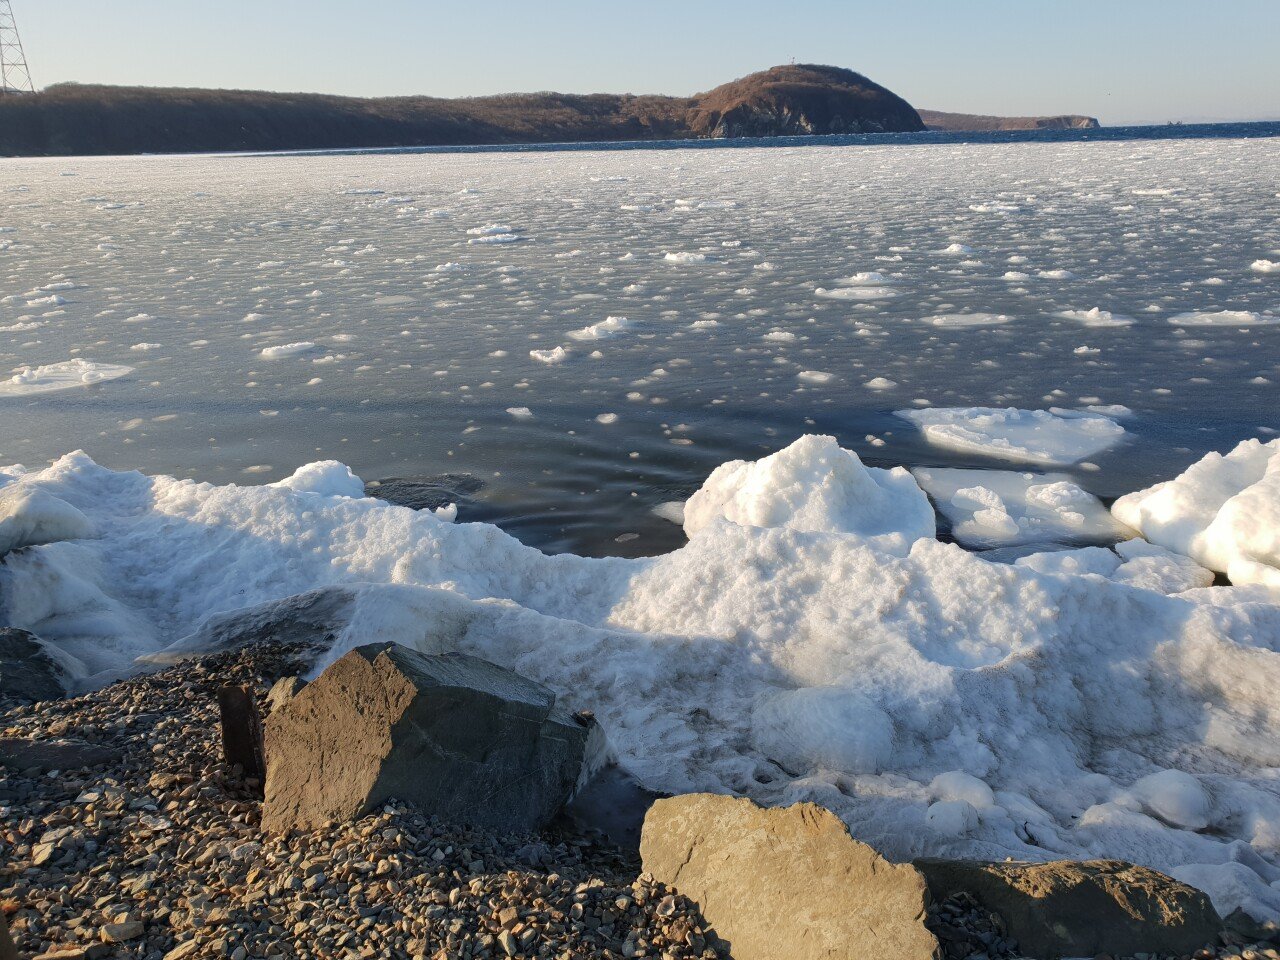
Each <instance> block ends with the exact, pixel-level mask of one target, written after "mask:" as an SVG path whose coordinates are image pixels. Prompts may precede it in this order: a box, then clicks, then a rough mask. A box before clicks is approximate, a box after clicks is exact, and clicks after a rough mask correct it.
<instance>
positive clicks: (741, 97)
mask: <svg viewBox="0 0 1280 960" xmlns="http://www.w3.org/2000/svg"><path fill="white" fill-rule="evenodd" d="M1089 126H1097V121H1096V120H1094V119H1092V118H1090V117H1074V116H1073V117H983V116H970V115H967V114H946V113H937V112H934V111H918V110H916V109H915V108H914V107H912V106H911V104H909V103H907V101H906V100H904V99H902V98H901V97H899V96H898V95H897V94H895V93H893V92H892V91H890V90H888V89H886V88H885V87H882V86H881V85H880V84H878V83H875V82H874V81H872V80H869V79H868V78H867V77H865V76H863V75H862V74H859V73H855V72H854V71H852V70H846V69H844V68H841V67H830V66H820V65H815V64H789V65H784V66H779V67H772V68H771V69H768V70H763V71H761V72H759V73H753V74H751V75H749V76H746V77H743V78H741V79H738V80H734V81H731V82H729V83H726V84H723V85H722V86H719V87H716V88H715V89H713V90H710V91H708V92H706V93H699V94H695V95H693V96H691V97H669V96H657V95H633V94H561V93H529V94H505V95H500V96H490V97H465V98H459V99H443V98H439V97H387V98H375V99H366V98H356V97H337V96H329V95H325V94H314V93H271V92H264V91H245V90H204V89H187V88H159V87H112V86H98V85H81V84H58V85H56V86H52V87H49V88H47V89H45V90H42V91H40V92H38V93H32V94H6V95H4V96H0V155H4V156H70V155H86V154H134V153H192V152H232V151H264V150H331V149H344V148H346V149H369V148H378V147H429V146H474V145H482V144H533V143H571V142H600V141H606V142H618V141H627V140H679V139H723V138H739V137H778V136H810V135H829V134H856V133H918V132H923V131H925V130H927V129H938V130H950V131H955V130H1025V129H1040V128H1066V127H1089Z"/></svg>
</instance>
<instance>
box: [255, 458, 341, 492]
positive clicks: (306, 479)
mask: <svg viewBox="0 0 1280 960" xmlns="http://www.w3.org/2000/svg"><path fill="white" fill-rule="evenodd" d="M271 486H273V487H284V488H285V489H287V490H293V491H294V492H295V493H318V494H320V495H321V496H322V497H353V498H355V499H359V498H361V497H363V496H364V481H363V480H361V479H360V478H359V477H357V476H356V475H355V474H354V473H352V472H351V468H350V467H348V466H347V465H346V464H345V463H339V462H338V461H337V460H321V461H319V462H318V463H308V464H307V465H306V466H304V467H299V468H298V469H297V470H296V471H294V473H293V475H292V476H289V477H285V478H284V479H283V480H277V481H276V482H275V483H273V484H271Z"/></svg>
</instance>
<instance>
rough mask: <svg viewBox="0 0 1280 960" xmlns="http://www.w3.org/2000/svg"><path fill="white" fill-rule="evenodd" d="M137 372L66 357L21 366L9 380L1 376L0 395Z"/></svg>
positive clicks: (66, 386) (100, 380)
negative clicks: (35, 365)
mask: <svg viewBox="0 0 1280 960" xmlns="http://www.w3.org/2000/svg"><path fill="white" fill-rule="evenodd" d="M131 373H133V367H126V366H124V365H123V364H119V363H96V362H94V361H93V360H81V359H75V360H63V361H62V362H61V363H50V364H46V365H44V366H41V367H21V368H19V369H18V371H17V372H16V373H14V374H13V375H12V376H11V377H9V379H7V380H0V397H22V396H28V395H31V394H36V393H53V392H55V391H58V390H70V389H72V388H74V387H87V386H92V385H93V384H95V383H105V382H106V381H108V380H118V379H119V378H121V377H127V376H128V375H129V374H131Z"/></svg>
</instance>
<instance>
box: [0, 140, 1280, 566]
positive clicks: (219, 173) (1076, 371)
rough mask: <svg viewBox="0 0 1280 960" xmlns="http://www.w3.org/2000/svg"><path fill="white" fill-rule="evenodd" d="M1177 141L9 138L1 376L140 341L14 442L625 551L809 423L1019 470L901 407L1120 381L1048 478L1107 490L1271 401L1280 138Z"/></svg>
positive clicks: (874, 451)
mask: <svg viewBox="0 0 1280 960" xmlns="http://www.w3.org/2000/svg"><path fill="white" fill-rule="evenodd" d="M1257 132H1258V131H1257V130H1254V131H1252V133H1253V134H1256V133H1257ZM1272 132H1274V131H1272ZM1156 135H1157V134H1153V136H1156ZM1158 136H1159V137H1160V139H1128V140H1109V139H1105V138H1095V139H1085V138H1081V137H1076V138H1074V139H1063V138H1058V137H1042V138H1039V139H1037V138H1034V137H1025V136H1023V137H1018V138H1007V137H1006V138H1001V140H1004V141H1012V142H951V141H946V140H938V139H936V138H935V139H934V140H932V141H930V140H926V141H924V142H915V143H910V142H895V143H887V142H883V141H881V142H876V143H865V142H863V143H848V144H846V145H838V146H832V145H823V146H814V145H799V146H770V147H743V148H741V149H731V150H714V149H712V150H708V149H690V148H687V147H685V148H673V149H668V150H601V151H557V150H546V151H533V152H458V153H393V154H373V155H360V154H348V155H323V156H301V155H293V156H287V155H286V156H271V157H141V158H123V159H119V158H103V159H53V160H7V161H0V373H7V372H8V371H10V370H11V369H12V370H13V371H15V372H16V371H18V370H19V369H20V368H22V367H24V366H33V367H34V366H39V365H44V364H53V363H60V362H63V361H67V360H69V359H73V358H81V359H84V360H88V361H92V362H93V363H95V364H114V365H125V366H128V367H131V368H133V369H132V372H131V373H129V374H128V375H126V376H123V377H121V378H119V379H112V380H109V381H104V382H102V383H97V384H95V385H92V386H77V387H75V388H74V389H70V390H62V391H54V392H41V393H32V392H24V391H23V390H21V389H15V390H11V391H10V392H9V393H8V394H0V463H3V464H10V463H18V462H20V463H24V464H26V465H27V466H28V467H31V468H35V467H38V466H41V465H43V464H44V463H45V462H46V461H47V460H49V459H50V458H53V457H56V456H59V455H61V454H63V453H66V452H67V451H69V450H72V449H75V448H83V449H85V450H86V451H88V452H89V453H90V454H91V455H92V456H93V457H94V458H95V459H96V460H97V461H98V462H99V463H101V464H103V465H106V466H111V467H116V468H136V469H141V470H143V471H145V472H148V473H156V472H160V473H169V474H174V475H177V476H186V477H195V478H198V479H203V480H209V481H214V482H217V483H226V482H229V481H230V482H240V483H262V482H265V481H269V480H275V479H278V478H280V477H283V476H287V475H288V474H290V473H292V471H293V470H294V469H295V468H296V467H297V466H298V465H299V464H302V463H306V462H308V461H313V460H317V459H322V458H334V459H338V460H341V461H343V462H344V463H347V464H349V465H351V467H352V468H353V469H354V470H355V471H356V472H357V473H359V474H360V475H361V476H362V477H364V478H365V479H366V480H373V479H385V478H397V477H399V478H406V477H407V478H415V477H432V476H436V475H439V474H444V473H448V474H454V475H469V476H470V477H474V478H475V480H477V481H479V482H480V483H482V484H483V486H482V487H481V489H480V490H479V492H477V493H475V494H473V495H472V496H471V499H468V500H466V501H464V503H463V505H462V507H461V510H460V516H459V518H460V519H462V520H476V519H484V520H492V521H495V522H498V523H499V524H500V525H502V526H503V527H505V528H506V529H508V530H509V531H511V532H512V533H514V534H515V535H516V536H518V537H520V538H521V539H522V540H524V541H525V542H526V543H531V544H534V545H537V546H539V547H542V548H543V549H546V550H551V551H563V550H572V551H574V552H577V553H586V554H597V555H598V554H615V555H622V556H635V555H647V554H657V553H662V552H666V551H668V550H670V549H671V548H672V547H673V546H675V545H677V544H678V543H680V542H683V539H684V537H683V533H682V532H681V530H680V528H679V527H678V526H677V525H675V524H674V523H671V522H669V521H668V520H665V519H662V518H661V517H660V516H658V515H655V514H654V512H653V510H654V508H655V507H656V506H658V505H659V504H661V503H664V502H667V501H673V500H682V499H684V498H685V497H687V496H688V494H689V493H691V492H692V491H693V490H695V489H696V488H697V487H698V485H699V484H700V483H701V482H702V480H703V479H704V478H705V477H706V475H707V474H708V473H709V472H710V470H711V469H712V468H713V467H714V466H715V465H717V464H719V463H721V462H723V461H725V460H728V459H732V458H735V457H743V458H748V459H755V458H758V457H759V456H761V455H763V454H765V453H768V452H772V451H774V450H777V449H779V448H781V447H783V446H785V445H787V444H788V443H789V442H790V441H792V440H793V439H795V437H797V436H798V435H800V434H802V433H806V432H809V433H813V432H822V433H829V434H832V435H834V436H836V437H837V438H838V439H839V440H840V442H841V444H842V445H844V446H845V447H847V448H849V449H853V450H855V451H857V452H858V454H859V455H860V456H862V457H863V459H864V460H865V461H866V462H867V463H869V464H873V465H877V466H885V465H896V464H905V465H908V466H919V465H924V466H965V467H977V468H997V469H999V468H1004V469H1008V468H1009V467H1010V466H1011V465H1010V464H1008V463H1004V462H1002V461H1000V460H998V459H995V458H992V457H990V456H985V455H981V454H963V453H954V452H948V451H946V450H944V449H941V448H939V447H936V446H932V445H930V444H929V443H927V442H926V441H925V440H924V438H923V437H922V435H921V434H920V432H919V430H918V428H917V427H916V426H915V425H913V423H911V422H909V421H907V420H905V419H903V418H901V417H898V416H896V415H895V413H894V411H899V410H907V409H919V408H924V407H926V406H936V407H962V406H971V405H982V406H998V407H1006V406H1015V407H1022V408H1029V409H1042V408H1048V407H1060V408H1084V407H1088V406H1097V405H1123V406H1124V407H1127V408H1128V409H1129V410H1130V411H1131V415H1126V416H1124V417H1123V418H1122V419H1121V420H1120V422H1121V423H1123V425H1124V428H1125V430H1126V434H1125V438H1124V440H1123V442H1121V443H1119V444H1117V445H1115V446H1113V447H1111V448H1110V449H1108V450H1106V451H1105V452H1102V453H1099V454H1097V455H1095V456H1091V457H1089V458H1088V459H1087V460H1086V461H1084V462H1083V463H1081V464H1076V465H1074V466H1066V467H1057V468H1055V470H1056V472H1058V473H1065V474H1067V475H1069V476H1070V477H1071V478H1072V479H1074V480H1075V481H1076V482H1078V483H1079V484H1081V485H1082V486H1084V487H1085V488H1086V489H1088V490H1090V491H1092V492H1094V493H1097V494H1099V495H1101V496H1103V497H1104V498H1112V497H1115V496H1117V495H1119V494H1122V493H1125V492H1127V491H1130V490H1134V489H1137V488H1139V487H1142V486H1145V485H1147V484H1149V483H1151V482H1153V481H1155V480H1159V479H1164V478H1166V477H1169V476H1172V475H1174V474H1175V473H1177V472H1178V471H1180V470H1181V469H1183V468H1184V467H1185V466H1186V465H1188V464H1189V463H1191V462H1192V461H1194V460H1196V459H1198V458H1199V457H1200V456H1202V455H1203V454H1204V453H1205V452H1207V451H1209V450H1213V449H1219V450H1225V449H1228V448H1230V447H1231V446H1232V445H1234V444H1235V443H1236V442H1237V441H1238V440H1240V439H1243V438H1247V437H1253V436H1260V437H1262V438H1263V439H1267V438H1268V437H1269V436H1270V435H1272V434H1273V433H1274V428H1276V427H1280V417H1278V416H1277V414H1278V412H1280V401H1278V396H1280V394H1278V392H1277V386H1276V384H1277V383H1278V382H1280V266H1276V265H1275V262H1276V261H1280V192H1278V191H1280V180H1277V177H1276V171H1277V170H1280V140H1278V139H1276V138H1275V137H1257V136H1253V135H1250V136H1240V137H1238V138H1219V139H1202V138H1199V135H1196V136H1190V137H1188V138H1185V139H1168V137H1169V136H1170V133H1169V131H1167V130H1162V131H1159V133H1158ZM1267 264H1271V265H1272V266H1271V267H1267V266H1266V265H1267ZM1091 311H1092V312H1091ZM609 318H622V319H614V320H610V319H609ZM450 482H451V483H453V484H454V486H458V485H462V486H468V483H467V481H465V480H462V481H459V480H457V479H456V478H455V479H453V480H451V481H450ZM469 486H472V487H474V486H475V484H474V483H470V484H469Z"/></svg>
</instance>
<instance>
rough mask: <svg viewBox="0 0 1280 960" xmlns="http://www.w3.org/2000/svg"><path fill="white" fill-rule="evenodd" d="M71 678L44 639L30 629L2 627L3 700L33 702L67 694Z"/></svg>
mask: <svg viewBox="0 0 1280 960" xmlns="http://www.w3.org/2000/svg"><path fill="white" fill-rule="evenodd" d="M69 682H70V681H69V677H68V676H67V671H66V670H65V669H63V667H62V664H60V663H59V662H58V661H57V660H55V659H54V657H53V656H52V655H51V654H50V653H49V651H48V649H47V648H46V647H45V645H44V644H43V643H41V642H40V639H39V638H38V637H37V636H36V635H35V634H32V633H28V632H27V631H26V630H17V629H14V628H12V627H4V628H0V703H3V702H6V701H17V702H20V703H32V702H35V701H39V700H56V699H58V698H60V697H63V696H65V695H66V692H67V689H68V684H69Z"/></svg>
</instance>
